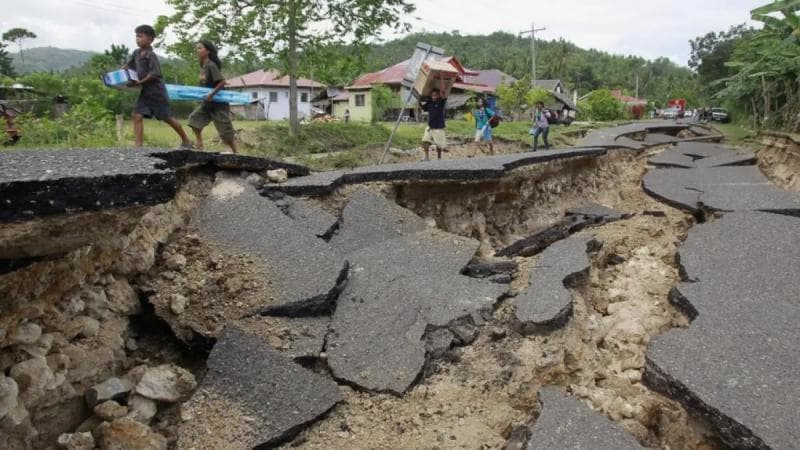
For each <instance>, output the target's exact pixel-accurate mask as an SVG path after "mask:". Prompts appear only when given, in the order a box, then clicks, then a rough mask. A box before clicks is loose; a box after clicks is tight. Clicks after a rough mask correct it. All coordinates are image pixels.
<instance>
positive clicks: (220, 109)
mask: <svg viewBox="0 0 800 450" xmlns="http://www.w3.org/2000/svg"><path fill="white" fill-rule="evenodd" d="M211 122H214V127H215V128H216V129H217V133H219V137H220V138H221V139H222V140H223V141H224V142H232V141H233V139H234V137H235V136H236V131H234V129H233V123H232V122H231V110H230V107H228V105H227V104H225V105H223V104H215V105H213V106H212V107H211V108H208V107H206V105H205V104H202V105H200V106H198V107H197V108H195V109H194V111H192V113H191V114H189V126H190V127H192V128H194V129H195V130H202V129H203V128H205V127H206V126H207V125H208V124H209V123H211Z"/></svg>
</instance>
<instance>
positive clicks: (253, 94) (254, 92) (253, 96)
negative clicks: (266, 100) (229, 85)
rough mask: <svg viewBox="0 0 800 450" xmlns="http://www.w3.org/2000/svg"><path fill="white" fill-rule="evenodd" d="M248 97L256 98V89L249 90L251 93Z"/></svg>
mask: <svg viewBox="0 0 800 450" xmlns="http://www.w3.org/2000/svg"><path fill="white" fill-rule="evenodd" d="M250 97H251V98H258V92H257V91H253V92H251V93H250Z"/></svg>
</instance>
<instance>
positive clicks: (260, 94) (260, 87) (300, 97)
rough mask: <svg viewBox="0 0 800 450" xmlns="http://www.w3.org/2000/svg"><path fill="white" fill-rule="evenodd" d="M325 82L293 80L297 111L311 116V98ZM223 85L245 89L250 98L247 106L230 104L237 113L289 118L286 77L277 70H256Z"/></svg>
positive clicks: (274, 118)
mask: <svg viewBox="0 0 800 450" xmlns="http://www.w3.org/2000/svg"><path fill="white" fill-rule="evenodd" d="M324 88H325V85H323V84H321V83H317V82H316V81H314V80H309V79H306V78H298V80H297V115H298V117H300V118H301V119H302V118H303V117H309V116H311V99H313V98H314V97H315V96H316V95H317V94H318V93H319V91H320V90H321V89H324ZM225 89H230V90H232V91H239V92H245V93H247V94H249V95H250V97H251V98H252V101H251V104H250V105H248V106H235V105H232V106H231V111H232V112H233V113H234V114H236V115H237V116H239V117H243V118H246V119H251V120H265V119H266V120H285V119H288V118H289V77H288V76H281V74H280V72H278V71H277V70H257V71H255V72H251V73H248V74H245V75H241V76H238V77H233V78H231V79H229V80H228V82H227V84H226V85H225Z"/></svg>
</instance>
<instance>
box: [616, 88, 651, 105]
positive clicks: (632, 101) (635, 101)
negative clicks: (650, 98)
mask: <svg viewBox="0 0 800 450" xmlns="http://www.w3.org/2000/svg"><path fill="white" fill-rule="evenodd" d="M611 96H612V97H614V98H616V99H617V100H619V101H620V102H622V103H624V104H625V105H626V106H636V105H641V106H647V99H646V98H636V97H631V96H630V95H626V94H623V93H622V91H621V90H619V89H615V90H612V91H611Z"/></svg>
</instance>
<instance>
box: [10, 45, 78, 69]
mask: <svg viewBox="0 0 800 450" xmlns="http://www.w3.org/2000/svg"><path fill="white" fill-rule="evenodd" d="M10 48H11V47H9V49H10ZM22 55H23V56H24V57H25V63H24V64H23V63H22V58H20V55H19V52H17V53H12V54H11V57H12V58H13V61H14V69H15V70H16V71H17V72H19V73H22V74H25V73H31V72H56V73H58V72H63V71H65V70H67V69H69V68H72V67H78V66H81V65H83V64H85V63H86V62H87V61H89V58H91V57H92V55H94V52H88V51H84V50H73V49H66V48H56V47H34V48H28V49H24V50H23V52H22Z"/></svg>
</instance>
